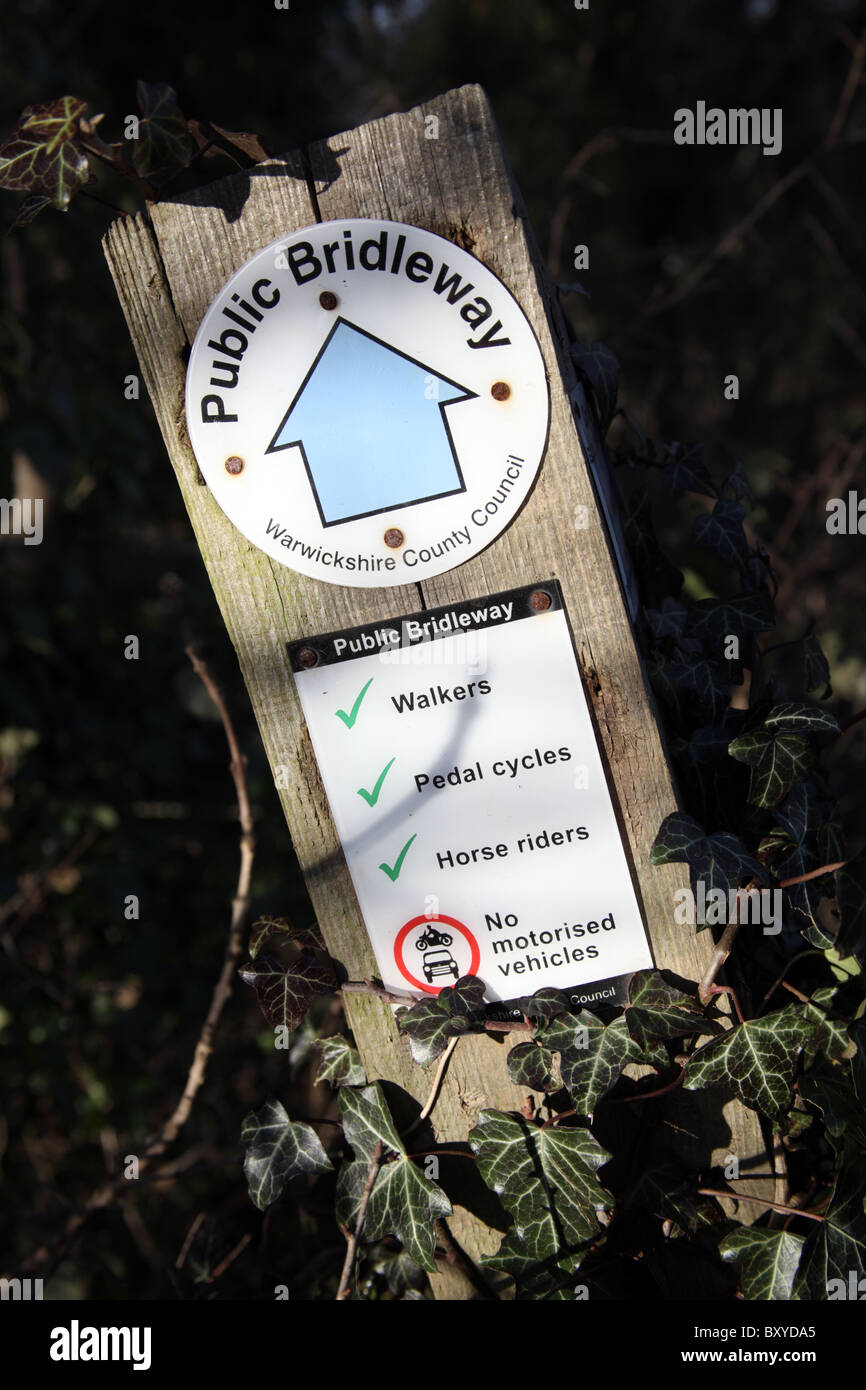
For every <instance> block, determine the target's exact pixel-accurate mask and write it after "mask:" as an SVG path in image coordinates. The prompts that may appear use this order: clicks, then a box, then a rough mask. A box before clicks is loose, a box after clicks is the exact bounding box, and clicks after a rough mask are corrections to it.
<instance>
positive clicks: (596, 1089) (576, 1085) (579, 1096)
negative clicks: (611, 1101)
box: [538, 1009, 667, 1115]
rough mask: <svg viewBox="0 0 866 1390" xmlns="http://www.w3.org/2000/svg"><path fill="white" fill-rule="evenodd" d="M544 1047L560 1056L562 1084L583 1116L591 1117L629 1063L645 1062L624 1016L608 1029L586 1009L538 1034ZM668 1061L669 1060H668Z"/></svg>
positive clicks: (562, 1017) (557, 1020)
mask: <svg viewBox="0 0 866 1390" xmlns="http://www.w3.org/2000/svg"><path fill="white" fill-rule="evenodd" d="M538 1037H539V1038H540V1040H541V1042H542V1043H543V1045H544V1046H545V1047H547V1048H550V1049H552V1050H553V1051H554V1052H558V1053H559V1054H560V1064H559V1066H560V1073H561V1075H562V1084H563V1086H564V1087H565V1089H566V1090H567V1091H568V1093H569V1095H570V1096H571V1103H572V1105H573V1106H574V1108H575V1110H577V1111H578V1113H579V1114H581V1115H591V1114H592V1113H593V1111H594V1110H595V1107H596V1105H597V1103H598V1101H599V1100H600V1099H601V1097H602V1096H603V1095H605V1093H606V1092H607V1091H609V1090H610V1089H611V1087H613V1086H615V1085H616V1083H617V1081H618V1080H619V1078H620V1076H621V1075H622V1070H623V1067H624V1066H625V1065H626V1063H627V1062H640V1061H645V1060H646V1059H645V1057H644V1056H643V1054H642V1052H641V1049H640V1048H639V1047H638V1045H637V1044H636V1043H635V1042H634V1040H633V1039H632V1037H631V1035H630V1033H629V1031H628V1027H627V1024H626V1020H625V1018H624V1017H622V1018H617V1019H614V1021H613V1023H609V1024H608V1025H607V1027H605V1026H604V1024H603V1023H602V1022H601V1020H600V1019H598V1018H596V1016H595V1015H594V1014H591V1013H589V1012H588V1011H587V1010H586V1009H583V1010H581V1012H580V1013H579V1014H560V1015H559V1016H558V1017H557V1018H554V1019H551V1021H550V1022H549V1023H547V1024H545V1026H544V1028H543V1029H541V1030H540V1031H539V1033H538ZM665 1060H667V1059H665Z"/></svg>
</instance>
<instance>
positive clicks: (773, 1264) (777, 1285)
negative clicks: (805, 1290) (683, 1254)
mask: <svg viewBox="0 0 866 1390" xmlns="http://www.w3.org/2000/svg"><path fill="white" fill-rule="evenodd" d="M804 1243H805V1237H804V1236H796V1235H792V1234H791V1232H790V1231H768V1230H765V1229H764V1228H763V1227H757V1226H741V1227H740V1229H739V1230H737V1231H732V1232H731V1234H730V1235H728V1236H725V1239H724V1240H723V1241H722V1243H721V1245H720V1246H719V1254H720V1255H721V1257H722V1259H723V1260H726V1261H727V1262H728V1263H729V1264H730V1263H736V1264H738V1265H739V1266H740V1288H741V1291H742V1294H743V1297H744V1298H748V1299H750V1300H752V1299H765V1300H767V1301H777V1300H785V1301H786V1300H788V1299H789V1298H790V1297H791V1289H792V1288H793V1285H794V1276H795V1275H796V1273H797V1266H798V1265H799V1263H800V1256H801V1254H802V1251H803V1245H804Z"/></svg>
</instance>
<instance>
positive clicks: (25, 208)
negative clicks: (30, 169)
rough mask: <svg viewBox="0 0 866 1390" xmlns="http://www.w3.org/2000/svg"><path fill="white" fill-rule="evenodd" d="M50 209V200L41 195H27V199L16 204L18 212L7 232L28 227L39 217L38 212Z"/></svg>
mask: <svg viewBox="0 0 866 1390" xmlns="http://www.w3.org/2000/svg"><path fill="white" fill-rule="evenodd" d="M50 207H51V199H50V198H46V197H44V195H43V194H41V193H28V194H27V197H26V198H24V199H23V201H22V202H20V203H19V204H18V211H17V212H16V214H15V219H14V221H13V222H12V224H11V226H10V229H9V230H10V231H14V229H15V228H16V227H28V226H29V225H30V223H31V222H32V221H33V220H34V218H37V217H38V216H39V214H40V212H44V211H45V209H46V208H50Z"/></svg>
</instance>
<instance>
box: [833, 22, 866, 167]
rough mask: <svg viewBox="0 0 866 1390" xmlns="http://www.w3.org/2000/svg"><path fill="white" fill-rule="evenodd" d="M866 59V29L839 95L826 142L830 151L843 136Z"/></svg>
mask: <svg viewBox="0 0 866 1390" xmlns="http://www.w3.org/2000/svg"><path fill="white" fill-rule="evenodd" d="M864 58H866V29H864V30H863V33H862V34H861V35H860V37H859V39H858V40H857V42H856V44H855V45H854V48H853V50H852V53H851V62H850V64H849V67H848V73H847V75H846V77H845V81H844V83H843V86H842V91H841V93H840V95H839V101H838V103H837V105H836V110H835V111H834V112H833V119H832V121H831V122H830V128H829V130H828V131H827V139H826V141H825V144H826V146H827V148H828V149H829V147H830V146H831V145H835V143H836V141H837V140H838V139H839V136H840V135H841V134H842V131H843V129H844V127H845V121H846V119H847V117H848V111H849V109H850V107H851V102H852V101H853V100H854V93H855V92H856V90H857V88H858V86H859V84H860V78H861V77H862V75H863V60H864Z"/></svg>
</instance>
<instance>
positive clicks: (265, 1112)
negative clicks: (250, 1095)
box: [241, 1100, 333, 1211]
mask: <svg viewBox="0 0 866 1390" xmlns="http://www.w3.org/2000/svg"><path fill="white" fill-rule="evenodd" d="M241 1143H242V1144H243V1146H244V1148H245V1149H246V1151H247V1152H246V1157H245V1158H244V1174H245V1175H246V1180H247V1187H248V1189H249V1194H250V1198H251V1199H252V1201H253V1202H254V1203H255V1205H256V1206H257V1207H258V1208H259V1210H260V1211H264V1209H265V1207H269V1206H270V1205H271V1203H272V1202H275V1201H276V1199H277V1198H278V1197H279V1195H280V1193H281V1192H282V1190H283V1188H284V1187H285V1185H286V1183H287V1182H289V1181H290V1180H291V1179H292V1178H296V1177H298V1176H299V1175H300V1174H305V1173H327V1172H329V1171H330V1169H331V1168H332V1167H333V1164H332V1163H331V1160H330V1159H329V1158H328V1155H327V1154H326V1153H325V1150H324V1149H323V1148H322V1144H321V1141H320V1139H319V1137H318V1135H317V1134H316V1133H315V1131H314V1130H313V1129H311V1128H310V1126H309V1125H307V1124H302V1123H300V1122H298V1121H292V1120H290V1119H289V1117H288V1115H287V1113H286V1110H285V1107H284V1106H283V1105H282V1104H281V1102H280V1101H278V1100H268V1101H266V1102H265V1104H264V1105H263V1106H262V1107H261V1109H260V1110H253V1111H252V1112H251V1113H250V1114H249V1115H247V1117H246V1119H245V1120H244V1122H243V1125H242V1127H241Z"/></svg>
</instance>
